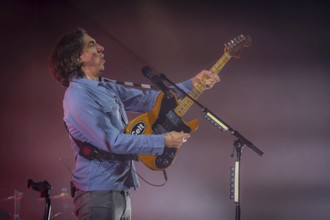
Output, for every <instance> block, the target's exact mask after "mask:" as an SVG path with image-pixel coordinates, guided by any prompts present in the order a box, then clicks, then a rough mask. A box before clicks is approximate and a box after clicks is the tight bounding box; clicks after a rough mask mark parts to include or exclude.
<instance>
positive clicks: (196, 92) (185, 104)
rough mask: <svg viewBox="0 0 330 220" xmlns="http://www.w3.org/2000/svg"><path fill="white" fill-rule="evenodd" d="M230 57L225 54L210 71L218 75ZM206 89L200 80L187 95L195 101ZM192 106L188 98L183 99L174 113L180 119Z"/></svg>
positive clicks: (203, 81)
mask: <svg viewBox="0 0 330 220" xmlns="http://www.w3.org/2000/svg"><path fill="white" fill-rule="evenodd" d="M230 58H231V56H230V55H229V54H228V53H227V52H225V53H224V54H223V55H222V56H221V58H220V59H219V60H218V61H217V62H216V63H215V64H214V65H213V66H212V68H211V69H210V71H211V72H212V73H214V74H218V73H219V72H220V71H221V69H222V68H223V67H224V65H225V64H226V63H227V62H228V61H229V60H230ZM205 89H206V84H205V80H204V79H202V80H200V82H199V83H197V85H195V86H194V88H193V89H192V90H191V91H190V92H189V95H190V96H191V97H192V98H193V99H195V100H197V99H198V97H199V96H200V95H201V94H202V93H203V92H204V90H205ZM193 104H194V102H193V101H192V100H191V99H190V98H189V97H187V96H186V97H184V98H183V99H182V100H181V101H180V103H179V104H178V106H177V107H176V108H175V109H174V112H175V113H176V114H177V115H178V116H179V117H182V116H183V115H184V114H185V113H186V112H187V111H188V110H189V108H190V107H191V106H192V105H193Z"/></svg>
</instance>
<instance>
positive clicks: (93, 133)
mask: <svg viewBox="0 0 330 220" xmlns="http://www.w3.org/2000/svg"><path fill="white" fill-rule="evenodd" d="M103 51H104V48H103V47H102V46H101V45H100V44H98V43H97V42H96V41H95V40H94V39H93V38H92V37H91V36H90V35H88V34H87V32H86V31H84V30H83V29H77V30H75V31H73V32H71V33H68V34H66V35H64V36H63V37H61V38H60V39H59V40H58V42H57V44H56V45H55V47H54V49H53V52H52V55H51V60H50V72H51V73H52V75H53V76H54V78H55V79H56V80H57V81H58V82H60V83H61V84H62V85H63V86H65V87H67V89H66V92H65V95H64V100H63V108H64V121H65V124H66V126H67V130H68V132H69V134H70V139H71V141H72V147H73V150H74V154H75V161H76V164H75V168H74V170H73V176H72V182H73V184H74V185H75V187H76V189H77V192H76V194H75V196H74V204H75V212H76V215H77V216H78V218H79V219H83V220H87V219H98V220H103V219H104V220H105V219H107V220H108V219H111V220H112V219H114V220H119V219H121V220H129V219H131V204H130V197H129V193H128V192H129V189H130V188H132V187H133V188H137V187H138V181H137V176H136V173H135V168H134V164H133V162H132V158H133V157H132V155H136V154H150V155H161V154H162V152H163V150H164V147H165V146H166V147H173V148H179V147H181V145H182V144H183V143H184V142H185V141H186V140H187V138H189V134H187V133H183V132H175V131H171V132H168V133H165V134H157V135H156V134H152V135H131V134H125V133H124V129H125V126H126V124H127V116H126V113H125V111H134V112H140V113H144V112H149V111H151V110H152V108H153V107H154V103H155V100H156V98H157V96H158V94H159V92H156V91H151V90H150V91H141V90H138V89H133V88H126V87H124V86H122V85H118V84H116V83H114V82H112V81H111V80H109V79H106V78H104V77H102V74H103V71H104V63H105V57H104V54H103ZM205 77H207V78H208V79H207V80H206V84H207V86H208V87H212V86H213V84H214V83H215V82H218V81H219V78H218V76H216V75H214V74H212V73H211V72H209V71H205V70H204V71H202V72H200V73H199V74H197V75H196V76H195V77H193V78H192V79H191V80H187V81H185V82H183V83H179V84H178V86H179V87H180V88H182V89H183V90H185V91H187V92H189V90H191V89H192V87H193V85H196V84H197V83H198V82H199V80H201V79H202V78H205ZM178 96H179V98H180V93H178ZM181 96H182V94H181ZM181 98H182V97H181ZM81 143H85V144H86V143H87V144H90V145H92V146H95V147H97V149H100V150H103V151H102V152H103V153H104V151H105V152H106V153H105V154H107V155H108V154H109V155H111V156H113V155H115V157H114V160H111V161H109V160H103V161H99V160H91V159H90V158H87V157H85V156H84V155H82V154H79V151H80V148H81V146H80V145H81ZM118 155H121V156H122V157H117V156H118ZM116 158H117V159H116ZM118 158H119V159H118Z"/></svg>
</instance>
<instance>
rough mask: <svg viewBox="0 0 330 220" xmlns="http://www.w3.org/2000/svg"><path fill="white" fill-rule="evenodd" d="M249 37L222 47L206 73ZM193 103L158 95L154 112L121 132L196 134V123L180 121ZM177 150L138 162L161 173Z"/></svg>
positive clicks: (194, 93) (197, 91)
mask: <svg viewBox="0 0 330 220" xmlns="http://www.w3.org/2000/svg"><path fill="white" fill-rule="evenodd" d="M251 42H252V41H251V37H250V36H244V35H242V34H241V35H239V36H237V37H235V38H234V39H232V40H231V41H229V42H227V43H226V44H225V48H224V54H223V55H222V56H221V58H220V59H219V60H218V61H217V62H216V63H215V64H214V65H213V66H212V68H211V69H210V71H211V72H212V73H214V74H218V73H219V72H220V71H221V70H222V68H223V67H224V65H225V64H226V63H227V62H228V61H229V60H230V58H231V57H235V58H239V57H240V54H241V52H242V49H243V48H244V47H249V46H250V45H251ZM206 88H207V87H206V84H205V80H203V79H202V80H200V82H199V83H198V84H197V85H195V86H194V88H193V89H192V90H191V91H190V92H189V95H190V96H191V97H193V98H194V99H195V100H196V99H197V98H198V97H199V96H200V95H201V94H202V92H204V90H205V89H206ZM192 104H193V101H192V100H191V99H190V98H189V97H187V96H186V97H184V98H183V99H182V100H181V101H179V100H178V99H177V98H176V96H175V95H174V94H173V96H172V97H167V96H164V93H163V92H162V93H160V94H159V95H158V97H157V99H156V103H155V106H154V108H153V109H152V110H151V111H150V112H148V113H145V114H142V115H140V116H138V117H136V118H134V119H133V120H132V121H130V122H129V124H128V125H127V127H126V128H125V133H126V134H135V135H142V134H144V135H147V134H164V133H167V132H170V131H178V132H180V131H183V132H185V133H191V132H194V131H196V130H197V128H198V126H199V121H198V120H197V119H194V120H192V121H190V122H185V121H183V120H182V117H183V115H184V114H185V113H186V112H187V111H188V109H189V108H190V107H191V106H192ZM177 151H178V149H176V148H169V147H165V149H164V152H163V154H162V155H157V156H156V155H144V154H139V155H138V157H139V160H140V161H142V162H143V163H144V164H145V165H146V166H147V167H148V168H150V169H152V170H157V171H161V170H165V169H167V168H168V167H169V166H170V165H172V164H173V162H174V160H175V158H176V155H177Z"/></svg>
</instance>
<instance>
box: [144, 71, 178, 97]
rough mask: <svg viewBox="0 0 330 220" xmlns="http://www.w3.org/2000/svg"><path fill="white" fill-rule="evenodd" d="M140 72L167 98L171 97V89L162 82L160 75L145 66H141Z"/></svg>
mask: <svg viewBox="0 0 330 220" xmlns="http://www.w3.org/2000/svg"><path fill="white" fill-rule="evenodd" d="M142 73H143V75H144V76H145V77H147V78H148V79H149V80H150V81H151V82H152V83H153V84H155V85H156V86H157V87H158V88H159V89H160V90H161V91H162V92H164V94H165V95H166V97H167V98H168V99H170V98H172V97H173V94H172V92H171V90H170V89H169V88H168V87H167V86H166V85H165V84H164V83H163V81H162V79H161V77H160V76H159V75H157V74H154V73H153V72H152V71H151V69H150V68H149V67H147V66H145V67H143V68H142Z"/></svg>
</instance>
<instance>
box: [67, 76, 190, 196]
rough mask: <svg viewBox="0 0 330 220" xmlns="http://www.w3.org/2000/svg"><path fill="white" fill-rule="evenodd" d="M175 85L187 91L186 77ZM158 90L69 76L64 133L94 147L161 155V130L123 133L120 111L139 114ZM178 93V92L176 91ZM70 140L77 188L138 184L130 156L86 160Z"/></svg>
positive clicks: (152, 101)
mask: <svg viewBox="0 0 330 220" xmlns="http://www.w3.org/2000/svg"><path fill="white" fill-rule="evenodd" d="M178 86H179V87H180V88H181V89H183V90H184V91H186V92H188V91H189V90H191V88H192V82H191V80H187V81H185V82H183V83H179V84H178ZM158 94H159V92H156V91H152V90H148V91H141V90H138V89H134V88H127V87H124V86H122V85H118V84H116V83H114V82H112V81H111V80H109V79H105V78H102V77H101V78H100V80H99V81H96V80H90V79H86V78H75V79H73V80H72V81H71V82H70V85H69V87H68V88H67V90H66V92H65V95H64V100H63V108H64V121H65V123H66V125H67V127H68V131H69V132H70V135H72V136H73V137H74V138H75V139H78V140H81V141H83V142H88V143H90V144H93V145H94V146H97V147H98V148H100V149H103V150H107V151H109V152H112V153H117V154H151V155H159V154H162V152H163V149H164V135H163V134H158V135H132V134H125V133H124V129H125V126H126V124H127V116H126V113H125V111H132V112H139V113H145V112H149V111H151V110H152V108H153V107H154V104H155V101H156V98H157V96H158ZM177 96H178V98H181V97H182V94H181V95H180V92H177ZM70 139H71V143H72V147H73V150H74V155H75V159H76V166H75V168H74V170H73V172H72V174H73V177H72V180H73V182H74V184H75V186H76V187H77V188H79V189H80V190H83V191H91V190H128V189H129V188H131V187H134V188H137V187H138V186H139V184H138V180H137V176H136V173H135V168H134V164H133V162H132V161H113V162H109V161H102V162H99V161H96V160H93V161H90V160H87V159H85V158H83V157H81V156H80V155H79V154H78V153H79V148H78V146H77V145H76V144H75V142H74V141H73V140H72V138H71V137H70Z"/></svg>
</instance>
